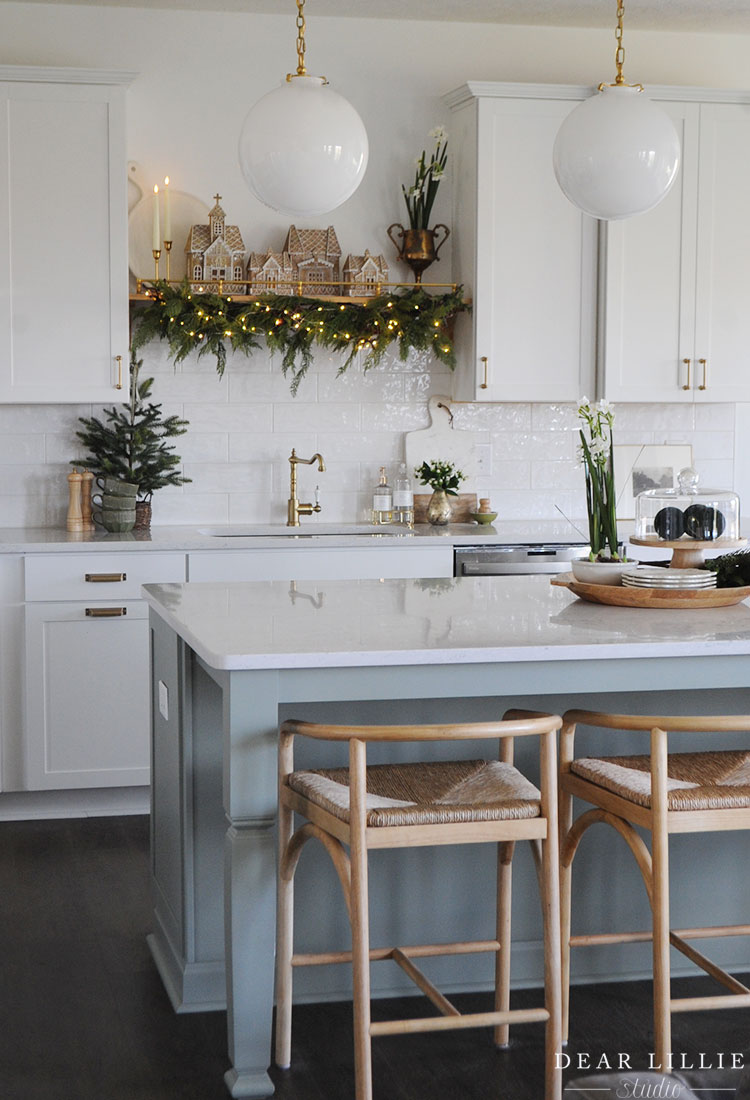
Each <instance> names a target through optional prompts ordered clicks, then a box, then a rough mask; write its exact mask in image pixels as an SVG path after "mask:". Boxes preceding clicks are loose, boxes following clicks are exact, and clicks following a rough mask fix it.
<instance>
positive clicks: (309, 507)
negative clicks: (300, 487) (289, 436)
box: [286, 448, 326, 527]
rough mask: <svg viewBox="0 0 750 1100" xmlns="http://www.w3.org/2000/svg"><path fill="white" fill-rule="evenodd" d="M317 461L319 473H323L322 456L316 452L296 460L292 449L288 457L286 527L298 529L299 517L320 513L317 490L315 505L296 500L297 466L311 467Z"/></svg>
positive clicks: (295, 454)
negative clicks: (288, 475)
mask: <svg viewBox="0 0 750 1100" xmlns="http://www.w3.org/2000/svg"><path fill="white" fill-rule="evenodd" d="M316 460H317V463H318V469H319V470H320V472H321V473H323V472H324V471H325V468H326V467H325V463H324V462H323V456H322V455H321V454H318V453H317V452H316V453H315V454H314V455H313V456H312V458H297V452H296V451H295V450H294V448H292V453H291V454H290V456H289V466H290V468H291V475H290V482H289V501H288V503H287V517H286V525H287V527H299V517H300V516H311V515H312V514H313V512H319V511H320V504H319V503H318V500H317V489H316V490H315V494H316V499H315V504H300V502H299V500H298V499H297V465H298V463H300V462H301V463H302V464H303V465H305V466H312V464H313V462H315V461H316Z"/></svg>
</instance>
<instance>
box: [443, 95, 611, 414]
mask: <svg viewBox="0 0 750 1100" xmlns="http://www.w3.org/2000/svg"><path fill="white" fill-rule="evenodd" d="M590 93H591V89H589V88H579V87H567V86H559V85H522V84H494V83H471V84H466V85H464V86H463V87H462V88H459V89H457V90H456V91H455V92H453V93H451V94H450V95H449V96H447V97H446V102H447V103H448V105H449V106H450V107H451V110H452V112H453V117H452V119H451V123H450V127H449V129H450V141H451V148H452V162H453V170H454V188H453V191H454V212H453V229H454V232H453V236H452V238H451V239H452V244H453V278H454V280H455V281H456V282H459V283H463V285H464V288H465V292H466V295H467V297H469V298H471V299H472V300H473V311H472V314H471V316H470V317H459V318H458V320H457V331H456V340H457V353H458V360H459V365H458V367H457V370H456V385H455V392H454V396H455V397H457V398H460V399H464V400H470V401H475V400H478V401H577V400H578V399H579V398H580V396H581V394H583V393H592V392H593V385H594V366H595V331H596V329H595V326H596V257H597V252H596V250H597V222H596V221H595V219H593V218H589V217H588V216H586V215H585V214H582V213H581V212H580V211H579V210H577V209H576V208H575V207H574V206H572V205H571V203H570V202H568V200H567V199H566V198H565V196H564V195H563V193H562V191H561V190H560V188H559V187H558V185H557V181H556V180H555V176H554V172H553V169H552V146H553V143H554V140H555V135H556V134H557V131H558V129H559V127H560V124H561V123H562V121H563V119H564V118H565V116H566V115H567V114H568V113H569V112H570V111H571V110H573V109H574V108H575V107H576V106H577V104H578V103H579V102H580V101H581V100H582V99H584V98H585V97H586V96H587V95H589V94H590Z"/></svg>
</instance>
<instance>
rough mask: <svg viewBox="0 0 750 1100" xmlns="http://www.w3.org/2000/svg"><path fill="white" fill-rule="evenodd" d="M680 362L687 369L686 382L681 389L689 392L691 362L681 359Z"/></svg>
mask: <svg viewBox="0 0 750 1100" xmlns="http://www.w3.org/2000/svg"><path fill="white" fill-rule="evenodd" d="M682 361H683V363H684V364H685V366H686V367H687V382H686V383H685V385H684V386H683V387H682V388H683V390H689V389H690V364H691V362H692V360H691V359H683V360H682Z"/></svg>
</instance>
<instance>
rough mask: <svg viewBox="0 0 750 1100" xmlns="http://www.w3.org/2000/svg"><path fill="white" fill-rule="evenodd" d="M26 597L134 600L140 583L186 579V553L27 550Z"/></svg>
mask: <svg viewBox="0 0 750 1100" xmlns="http://www.w3.org/2000/svg"><path fill="white" fill-rule="evenodd" d="M25 576H26V600H27V601H37V600H87V601H101V600H115V601H117V600H128V599H129V600H134V599H135V600H137V599H140V595H141V585H143V584H161V583H168V582H170V581H184V580H185V555H184V554H178V553H174V554H172V553H169V554H168V553H164V554H162V553H158V552H153V553H151V552H140V553H137V554H133V553H130V554H128V553H112V554H86V553H83V554H29V555H28V556H27V557H26V566H25Z"/></svg>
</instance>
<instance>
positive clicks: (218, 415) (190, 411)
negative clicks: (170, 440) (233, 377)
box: [175, 404, 273, 454]
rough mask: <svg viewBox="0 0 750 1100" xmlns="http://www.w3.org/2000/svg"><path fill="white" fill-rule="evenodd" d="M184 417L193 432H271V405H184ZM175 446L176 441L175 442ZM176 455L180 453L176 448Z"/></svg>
mask: <svg viewBox="0 0 750 1100" xmlns="http://www.w3.org/2000/svg"><path fill="white" fill-rule="evenodd" d="M184 417H185V419H186V420H187V421H188V423H189V424H190V428H189V429H188V430H189V431H191V430H192V431H194V432H221V431H224V432H230V433H234V432H248V433H255V432H271V431H272V430H273V405H270V404H260V405H251V404H247V405H234V404H233V405H230V406H227V405H213V404H206V405H190V404H186V405H185V409H184ZM175 443H176V444H177V443H178V441H177V440H175ZM176 449H177V453H178V454H179V453H180V449H179V446H177V448H176Z"/></svg>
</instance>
